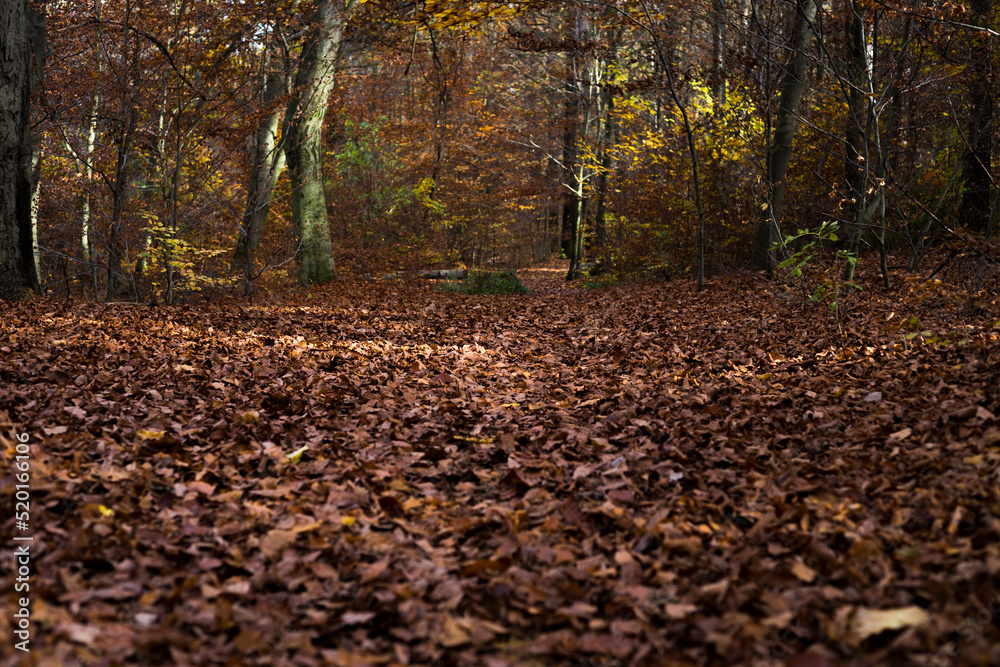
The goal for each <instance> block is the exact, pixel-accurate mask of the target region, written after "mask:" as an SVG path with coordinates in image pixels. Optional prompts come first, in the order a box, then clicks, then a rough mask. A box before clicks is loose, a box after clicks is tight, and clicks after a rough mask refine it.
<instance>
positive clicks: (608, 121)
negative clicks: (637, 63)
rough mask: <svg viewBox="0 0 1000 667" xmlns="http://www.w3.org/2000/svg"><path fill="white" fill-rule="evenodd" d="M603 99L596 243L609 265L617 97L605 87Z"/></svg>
mask: <svg viewBox="0 0 1000 667" xmlns="http://www.w3.org/2000/svg"><path fill="white" fill-rule="evenodd" d="M601 98H602V100H603V103H602V109H601V118H602V121H601V123H602V128H601V171H600V173H599V174H598V175H597V209H596V211H595V216H594V237H595V243H596V245H597V248H598V252H600V254H601V257H602V259H603V260H604V261H605V263H607V245H608V227H607V224H606V222H605V220H604V216H605V214H606V212H607V199H608V184H609V182H610V174H611V167H612V163H611V149H612V147H613V146H614V144H615V125H614V117H613V114H614V110H615V96H614V94H613V93H612V92H611V88H610V87H605V88H604V90H603V92H602V95H601Z"/></svg>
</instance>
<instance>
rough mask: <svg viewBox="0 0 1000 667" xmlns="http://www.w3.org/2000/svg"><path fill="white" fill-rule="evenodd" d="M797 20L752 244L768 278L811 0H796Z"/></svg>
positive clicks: (811, 15)
mask: <svg viewBox="0 0 1000 667" xmlns="http://www.w3.org/2000/svg"><path fill="white" fill-rule="evenodd" d="M796 9H797V17H796V21H795V28H794V36H793V39H792V43H793V52H792V58H791V61H790V62H789V63H788V66H787V68H786V69H785V74H784V77H783V78H782V82H781V93H780V95H781V97H780V100H779V102H778V113H777V118H776V119H775V122H774V138H773V139H772V141H771V145H770V147H769V148H768V151H767V184H768V187H769V189H770V196H768V197H767V198H766V200H765V202H764V206H763V207H762V211H761V219H760V223H759V224H758V226H757V237H756V239H755V242H754V260H753V265H754V268H757V269H762V270H764V271H766V272H767V274H768V275H771V272H772V271H773V270H774V264H775V255H774V250H773V249H772V247H773V245H774V242H775V241H776V240H778V238H780V235H779V233H778V230H779V227H778V226H779V224H780V222H781V205H782V201H783V199H784V196H785V177H786V176H787V174H788V163H789V162H790V161H791V157H792V142H793V140H794V138H795V116H796V114H797V113H798V109H799V102H800V101H801V100H802V92H803V90H804V89H805V76H806V65H807V58H806V56H807V53H808V50H809V42H810V40H811V38H812V26H813V22H814V21H815V19H816V1H815V0H797V2H796Z"/></svg>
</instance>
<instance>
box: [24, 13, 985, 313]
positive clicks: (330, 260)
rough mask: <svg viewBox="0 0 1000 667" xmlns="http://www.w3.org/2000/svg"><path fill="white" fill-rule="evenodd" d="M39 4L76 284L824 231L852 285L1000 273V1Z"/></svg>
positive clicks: (708, 267) (200, 283)
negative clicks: (855, 276) (856, 273)
mask: <svg viewBox="0 0 1000 667" xmlns="http://www.w3.org/2000/svg"><path fill="white" fill-rule="evenodd" d="M34 9H35V11H34V12H33V14H32V17H31V19H32V21H31V25H32V44H33V53H34V56H35V58H34V60H35V66H34V69H33V72H34V77H35V81H34V86H33V90H34V94H33V98H32V104H33V112H32V119H33V125H32V133H33V146H34V153H33V168H34V174H33V183H34V187H35V191H34V193H33V194H34V199H33V204H34V208H33V213H34V216H35V219H36V225H35V232H34V233H35V234H36V238H37V246H36V248H37V250H36V258H35V261H36V263H37V271H38V275H39V276H40V278H41V283H42V284H43V285H44V286H45V288H46V289H48V290H50V291H52V292H57V293H64V294H67V295H76V296H77V297H86V298H96V299H98V300H104V299H109V300H113V299H125V300H146V299H150V298H158V299H165V300H166V301H168V302H170V301H173V300H174V299H176V298H177V296H178V295H183V294H188V293H190V292H192V291H195V290H208V291H209V292H217V291H220V290H229V291H234V290H241V291H243V292H248V291H250V290H251V289H252V286H253V284H254V283H255V282H256V281H257V280H258V279H260V278H261V277H262V276H263V277H265V279H266V277H267V276H279V277H280V276H284V275H291V276H294V277H297V279H298V280H299V282H301V283H308V282H322V281H324V280H327V279H330V278H332V277H334V276H335V275H336V274H337V273H338V272H339V273H341V274H345V275H351V276H356V277H378V276H381V275H384V274H386V273H389V272H395V271H400V270H403V271H412V270H414V269H418V268H423V267H449V268H450V267H453V266H459V265H462V266H466V267H469V268H497V267H503V268H518V267H523V266H527V265H530V264H532V263H536V262H539V261H542V260H545V259H548V258H550V257H552V256H559V255H561V256H563V257H565V258H567V259H569V260H570V262H571V263H570V269H569V277H576V276H577V275H579V274H580V273H581V271H582V269H585V268H589V267H590V266H591V265H590V264H585V263H584V262H585V261H587V260H590V261H599V262H600V268H599V269H598V271H600V272H603V273H604V274H605V276H606V277H605V279H604V280H608V281H610V280H614V279H618V278H622V277H636V276H638V277H643V276H645V277H665V276H670V275H675V274H679V273H688V272H690V273H691V274H692V275H694V274H696V273H698V274H699V276H700V273H699V267H702V266H703V267H704V271H705V272H707V274H709V275H711V274H715V273H718V272H720V271H728V270H733V269H743V268H746V267H755V268H758V269H763V270H766V271H768V272H770V271H771V270H772V269H773V268H774V266H775V265H776V264H777V263H779V262H782V261H784V260H787V259H788V258H789V256H790V255H792V254H793V253H795V252H796V251H798V250H799V249H801V248H802V246H803V245H805V244H806V242H808V241H814V242H816V247H817V249H819V248H820V247H826V248H827V249H829V250H831V252H833V251H839V253H840V255H839V261H842V262H843V263H844V264H845V265H846V266H845V268H844V269H843V271H842V273H843V280H845V281H850V279H851V277H852V275H851V274H852V272H853V267H854V263H855V260H856V259H857V258H858V257H863V260H862V261H871V262H875V263H876V264H879V266H880V271H881V273H883V274H885V281H886V284H889V276H888V272H889V271H890V270H892V269H893V268H896V269H902V268H906V269H908V270H916V269H920V268H928V267H927V266H926V259H925V258H926V253H927V252H928V250H929V249H930V248H931V247H933V246H935V245H940V244H942V243H953V244H957V245H954V246H949V248H950V249H952V250H955V253H954V254H955V255H961V256H962V258H964V259H967V260H968V261H972V262H977V263H978V264H979V265H980V266H978V267H977V269H978V276H977V282H980V283H981V281H982V279H983V273H984V272H989V271H993V272H995V270H996V258H995V255H991V254H990V253H989V252H988V248H986V246H984V245H983V241H982V239H983V237H984V235H986V234H987V232H989V231H991V229H992V226H993V223H992V220H993V215H994V211H995V208H996V207H995V193H996V187H995V182H994V180H993V175H992V174H993V167H992V155H993V152H994V149H993V145H994V137H995V135H996V126H995V123H994V121H993V118H994V110H993V107H994V103H995V99H994V98H995V81H994V79H995V76H994V68H995V65H994V60H995V55H994V51H995V49H994V43H995V38H996V33H995V32H993V31H992V28H991V26H992V25H993V21H994V11H993V7H992V4H990V3H988V2H985V1H984V0H976V1H973V2H971V3H968V4H967V5H965V4H961V3H943V4H939V5H935V6H934V7H931V8H929V7H926V6H925V5H924V4H920V3H918V4H914V5H912V6H910V5H909V4H907V3H903V4H900V5H897V4H887V3H882V2H861V1H858V2H844V1H840V0H838V1H837V2H834V3H830V4H824V5H818V4H817V3H816V2H814V0H798V1H797V2H777V1H773V2H772V1H762V0H711V1H710V0H705V2H685V3H670V2H646V1H644V0H633V1H627V2H608V3H604V2H542V1H537V2H520V3H490V2H451V1H448V0H439V1H427V2H401V3H395V2H386V1H382V0H378V1H376V0H371V1H368V2H353V1H351V0H347V1H345V0H319V1H317V2H316V3H303V2H269V3H243V2H230V1H228V0H212V1H202V0H194V1H189V0H177V1H171V2H164V3H149V2H141V1H139V2H135V1H133V0H116V1H115V2H107V0H86V1H77V0H66V1H61V2H49V3H45V4H44V5H37V6H35V7H34ZM327 222H328V224H327ZM824 223H826V226H825V227H822V229H821V228H820V227H821V225H824ZM798 230H811V231H813V232H815V233H814V234H810V235H806V236H799V237H797V238H796V240H794V241H791V242H788V243H781V242H782V241H783V240H784V238H785V237H786V236H789V235H794V234H795V233H796V232H797V231H798ZM834 237H836V241H834ZM976 239H979V240H976ZM894 251H895V254H893V259H891V260H888V259H886V253H894ZM796 265H797V263H796ZM981 265H988V266H981ZM929 268H931V269H933V268H934V267H933V266H932V267H929ZM838 271H840V270H839V269H838ZM595 272H596V271H595ZM974 272H975V271H974ZM700 280H702V278H701V277H699V281H700ZM699 284H700V283H699Z"/></svg>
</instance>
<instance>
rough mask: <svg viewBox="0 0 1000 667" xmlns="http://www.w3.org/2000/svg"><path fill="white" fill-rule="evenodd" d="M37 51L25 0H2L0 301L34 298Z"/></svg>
mask: <svg viewBox="0 0 1000 667" xmlns="http://www.w3.org/2000/svg"><path fill="white" fill-rule="evenodd" d="M30 76H31V55H30V51H29V44H28V16H27V2H26V1H25V0H4V2H0V299H3V300H22V299H28V298H31V296H32V291H33V290H34V289H35V288H36V287H37V284H38V277H37V275H36V273H35V269H34V265H33V261H32V247H31V137H30V118H29V100H30V94H31V87H30V86H31V84H30Z"/></svg>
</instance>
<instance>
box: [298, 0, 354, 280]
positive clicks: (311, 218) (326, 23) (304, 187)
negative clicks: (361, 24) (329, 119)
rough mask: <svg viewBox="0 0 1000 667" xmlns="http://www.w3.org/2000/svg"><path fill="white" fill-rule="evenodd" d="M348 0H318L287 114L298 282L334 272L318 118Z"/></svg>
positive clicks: (331, 75)
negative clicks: (297, 257)
mask: <svg viewBox="0 0 1000 667" xmlns="http://www.w3.org/2000/svg"><path fill="white" fill-rule="evenodd" d="M353 4H354V3H353V0H320V1H319V2H318V3H317V5H316V12H315V14H314V16H313V26H314V27H313V28H312V30H311V31H310V35H309V37H308V39H307V41H306V44H305V47H304V50H303V53H302V60H301V63H300V65H299V69H298V72H297V74H296V77H295V95H294V97H293V98H292V101H291V104H290V105H289V109H288V114H287V116H286V126H287V135H288V146H287V148H286V154H287V160H288V170H289V174H290V175H291V179H292V223H293V225H294V227H295V233H296V241H297V244H298V248H297V254H298V256H299V276H298V277H299V284H301V285H305V284H308V283H322V282H327V281H330V280H333V279H334V278H335V277H336V268H335V266H334V262H333V246H332V244H331V241H330V225H329V222H328V220H327V211H326V192H325V188H324V183H323V133H322V131H323V120H324V118H325V117H326V107H327V104H328V101H329V97H330V91H331V90H332V89H333V84H334V70H335V66H336V61H337V52H338V51H339V49H340V42H341V39H342V37H343V30H344V23H345V21H346V19H347V13H348V11H349V10H350V8H351V6H352V5H353Z"/></svg>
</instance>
